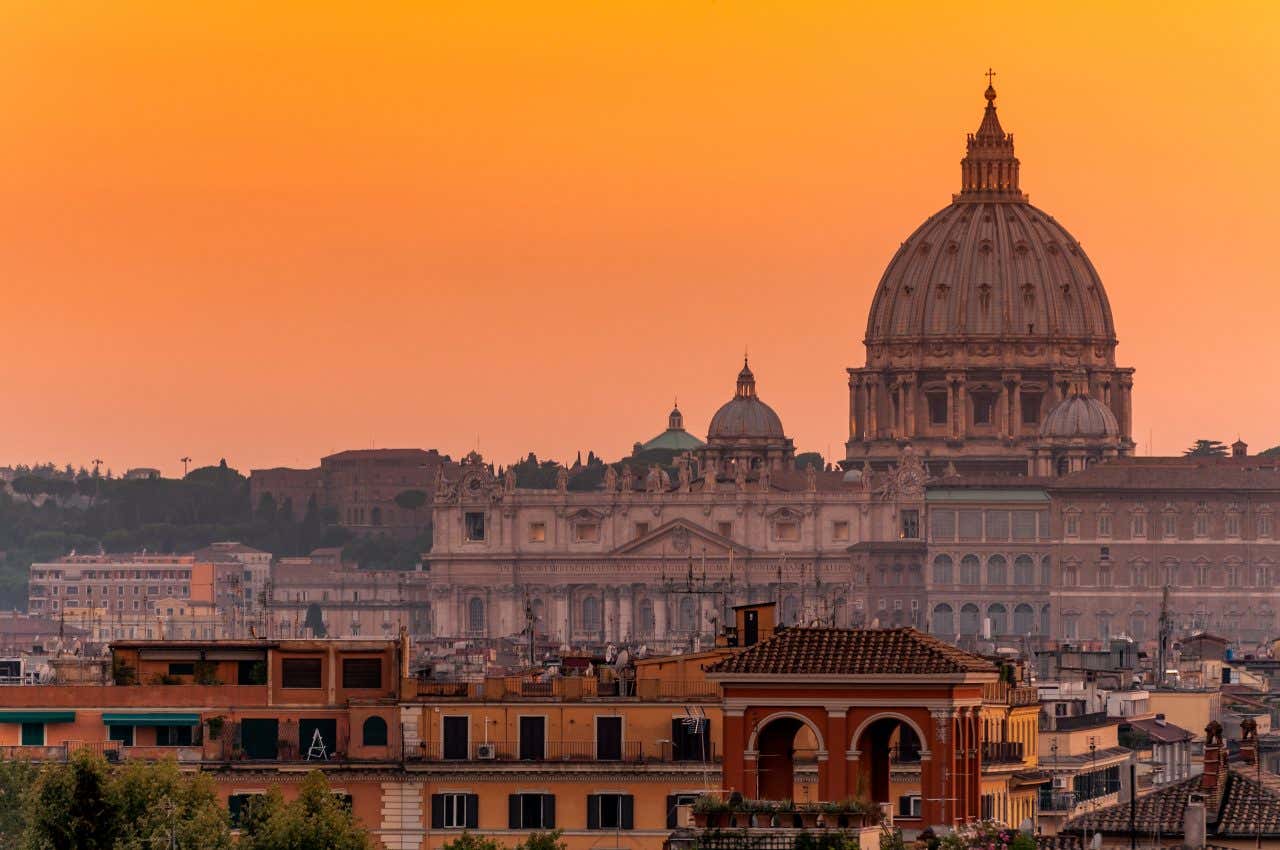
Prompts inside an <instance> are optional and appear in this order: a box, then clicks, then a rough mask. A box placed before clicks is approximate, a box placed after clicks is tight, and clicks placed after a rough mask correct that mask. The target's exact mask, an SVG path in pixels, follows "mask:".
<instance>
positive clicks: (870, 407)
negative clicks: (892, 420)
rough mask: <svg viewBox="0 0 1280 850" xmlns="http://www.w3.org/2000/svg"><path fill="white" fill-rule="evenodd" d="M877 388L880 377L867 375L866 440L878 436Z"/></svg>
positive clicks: (878, 406) (878, 408)
mask: <svg viewBox="0 0 1280 850" xmlns="http://www.w3.org/2000/svg"><path fill="white" fill-rule="evenodd" d="M879 387H880V376H879V375H869V376H868V377H867V438H868V439H872V440H874V439H876V438H877V437H879V436H880V404H879V392H878V390H879Z"/></svg>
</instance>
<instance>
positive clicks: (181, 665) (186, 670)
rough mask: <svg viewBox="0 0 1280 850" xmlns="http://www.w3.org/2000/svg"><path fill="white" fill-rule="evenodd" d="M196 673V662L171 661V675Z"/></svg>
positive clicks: (191, 674) (192, 674)
mask: <svg viewBox="0 0 1280 850" xmlns="http://www.w3.org/2000/svg"><path fill="white" fill-rule="evenodd" d="M195 674H196V665H195V663H194V662H190V661H187V662H180V661H179V662H170V664H169V675H170V676H194V675H195Z"/></svg>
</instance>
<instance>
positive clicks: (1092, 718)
mask: <svg viewBox="0 0 1280 850" xmlns="http://www.w3.org/2000/svg"><path fill="white" fill-rule="evenodd" d="M1040 719H1041V724H1042V726H1041V728H1042V731H1058V732H1070V731H1072V730H1073V729H1089V728H1091V727H1094V726H1105V725H1106V723H1107V713H1106V712H1105V711H1095V712H1093V713H1092V714H1075V715H1066V716H1062V717H1056V716H1052V717H1051V716H1047V715H1045V714H1043V713H1041V715H1040Z"/></svg>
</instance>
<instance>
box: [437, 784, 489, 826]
mask: <svg viewBox="0 0 1280 850" xmlns="http://www.w3.org/2000/svg"><path fill="white" fill-rule="evenodd" d="M479 814H480V797H479V796H478V795H476V794H462V793H449V794H432V795H431V828H432V829H475V828H476V825H477V824H478V822H479V820H480V818H479Z"/></svg>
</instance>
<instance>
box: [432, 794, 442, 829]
mask: <svg viewBox="0 0 1280 850" xmlns="http://www.w3.org/2000/svg"><path fill="white" fill-rule="evenodd" d="M431 828H432V829H444V795H443V794H432V795H431Z"/></svg>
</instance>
